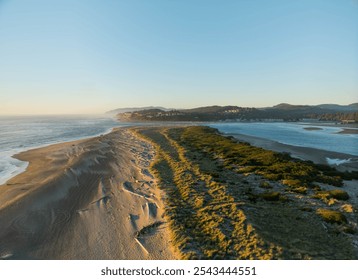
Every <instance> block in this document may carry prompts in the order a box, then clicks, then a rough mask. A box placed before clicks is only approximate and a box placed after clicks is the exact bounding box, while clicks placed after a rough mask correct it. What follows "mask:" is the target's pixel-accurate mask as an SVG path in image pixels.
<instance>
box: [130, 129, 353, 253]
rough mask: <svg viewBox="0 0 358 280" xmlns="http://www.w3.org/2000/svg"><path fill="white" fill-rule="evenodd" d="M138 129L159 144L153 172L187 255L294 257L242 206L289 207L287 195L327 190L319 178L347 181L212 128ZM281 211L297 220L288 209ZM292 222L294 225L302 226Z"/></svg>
mask: <svg viewBox="0 0 358 280" xmlns="http://www.w3.org/2000/svg"><path fill="white" fill-rule="evenodd" d="M136 133H138V134H139V135H140V136H141V137H144V138H145V139H147V140H148V141H150V142H151V143H152V144H153V145H154V146H155V147H156V151H157V156H156V159H155V161H154V163H153V164H152V166H151V170H152V172H153V173H154V175H155V176H156V178H157V179H158V180H159V185H160V187H161V188H163V189H164V190H165V205H166V210H165V215H166V219H167V221H168V224H169V228H170V232H171V234H172V237H171V239H172V241H173V245H174V246H175V248H177V250H178V251H179V253H180V254H181V257H182V258H183V259H280V258H285V257H286V258H287V257H289V258H295V256H297V254H296V255H293V253H290V250H291V249H289V250H286V249H285V250H286V251H285V252H284V249H283V248H282V247H281V245H280V244H277V243H275V242H272V241H271V239H272V240H275V238H270V239H268V238H263V237H262V235H261V234H260V232H258V231H257V229H256V228H255V226H254V225H253V224H252V222H251V221H250V219H249V218H248V217H247V215H246V212H245V211H244V210H243V207H244V206H245V205H252V206H254V205H255V204H256V202H257V201H258V202H260V201H261V202H260V203H262V204H260V205H261V206H259V207H263V208H262V209H265V207H266V206H267V205H270V204H272V205H273V206H274V205H282V206H279V207H278V208H277V207H276V208H275V209H281V208H282V209H284V206H283V205H285V204H286V203H288V201H289V199H288V198H287V196H286V193H297V194H300V195H306V193H307V192H308V191H309V190H310V191H311V192H313V191H319V190H320V188H319V187H318V186H317V184H316V183H317V182H320V183H326V184H330V185H334V186H341V185H342V180H343V178H346V177H345V176H346V174H344V173H339V172H337V171H335V170H332V169H331V168H326V167H322V166H318V165H314V164H313V163H312V162H306V161H301V160H296V159H292V158H291V157H290V156H289V155H287V154H280V153H275V152H272V151H268V150H264V149H261V148H257V147H253V146H251V145H249V144H248V143H242V142H237V141H236V140H234V139H232V138H230V137H224V136H222V135H220V134H219V133H218V132H217V130H215V129H212V128H209V127H203V126H195V127H180V128H140V129H136ZM232 174H237V175H236V176H232ZM248 174H254V175H255V176H258V177H260V178H263V179H261V180H260V181H259V182H258V184H257V186H258V189H261V192H260V193H257V192H255V191H254V190H253V189H252V187H251V186H250V182H248V181H247V180H246V179H245V178H246V177H245V176H247V175H248ZM351 175H352V174H350V176H351ZM269 182H279V183H280V184H282V185H283V186H286V188H282V191H277V190H272V184H271V183H269ZM336 195H337V192H336ZM339 195H342V194H338V196H339ZM252 206H250V207H252ZM255 207H256V206H255ZM267 207H269V206H267ZM266 209H267V210H269V208H266ZM263 211H266V210H263ZM269 211H270V210H269ZM275 211H276V210H272V213H275ZM288 212H290V213H291V212H292V211H291V210H290V211H288ZM292 213H294V211H293V212H292ZM306 213H307V211H306ZM338 213H340V212H338ZM278 214H279V215H283V216H282V217H283V218H284V219H286V218H285V215H286V216H287V217H288V218H287V220H288V221H290V217H289V214H285V213H282V212H278ZM260 215H261V214H260ZM275 215H277V214H275ZM294 215H295V214H294ZM305 215H306V214H305ZM312 215H313V218H312V219H313V220H314V221H316V220H315V219H317V220H318V221H319V219H318V217H321V218H323V219H324V220H325V221H326V222H328V223H331V220H332V219H333V220H334V219H337V223H339V221H342V220H344V218H342V217H341V216H339V217H338V215H339V214H334V215H333V214H332V213H330V214H329V213H327V212H324V211H323V210H322V211H321V210H320V211H317V212H316V214H315V212H312ZM342 215H343V214H342ZM331 216H332V217H333V218H328V217H331ZM315 217H316V218H315ZM343 217H344V215H343ZM258 221H259V220H258ZM316 222H317V221H316ZM290 223H291V224H292V225H293V226H292V228H295V226H294V225H295V224H297V223H296V222H294V221H293V222H291V221H290ZM268 224H269V223H268ZM302 225H303V226H302V227H303V229H304V230H305V231H307V232H312V230H314V226H313V225H310V224H307V226H306V225H305V224H304V223H303V224H302ZM269 226H270V225H269ZM290 226H291V225H290ZM270 230H272V229H270ZM283 231H284V229H283ZM263 234H264V235H265V232H263ZM282 234H283V239H284V238H285V233H282ZM317 236H318V235H317ZM286 238H287V237H286ZM327 238H328V237H327ZM319 239H320V237H318V238H317V240H319ZM322 240H325V239H324V238H323V239H322ZM307 242H311V241H307ZM312 242H313V241H312ZM284 243H285V242H284ZM285 244H286V243H285ZM332 244H333V243H332ZM302 246H306V245H305V244H304V243H303V245H302ZM332 246H333V245H332ZM337 246H338V247H339V246H343V245H341V244H338V245H337ZM317 247H318V248H319V247H320V245H319V246H318V245H317ZM343 247H344V246H343ZM327 250H330V249H327ZM301 251H302V250H301ZM348 251H349V250H348ZM290 254H291V255H290ZM323 255H324V253H323ZM342 256H344V255H342Z"/></svg>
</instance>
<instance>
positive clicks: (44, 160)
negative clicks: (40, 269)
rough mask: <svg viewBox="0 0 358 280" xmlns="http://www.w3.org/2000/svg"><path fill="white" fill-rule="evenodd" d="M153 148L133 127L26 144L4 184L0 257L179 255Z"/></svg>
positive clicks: (0, 191)
mask: <svg viewBox="0 0 358 280" xmlns="http://www.w3.org/2000/svg"><path fill="white" fill-rule="evenodd" d="M154 156H155V155H154V152H153V149H152V147H151V146H150V145H149V144H148V143H147V142H144V141H142V140H139V139H138V138H137V137H135V136H134V135H133V134H132V133H131V132H130V131H129V130H128V129H116V130H114V131H113V132H111V133H109V134H107V135H104V136H100V137H95V138H91V139H86V140H80V141H74V142H69V143H63V144H56V145H51V146H48V147H44V148H39V149H35V150H30V151H26V152H23V153H20V154H18V155H16V158H18V159H20V160H23V161H28V162H30V164H29V166H28V168H27V170H26V171H25V172H24V173H22V174H19V175H18V176H16V177H14V178H12V179H11V180H9V181H8V182H7V183H6V184H4V185H2V186H0V224H1V227H0V259H143V260H146V259H176V258H177V257H176V255H175V253H174V252H173V249H172V246H171V243H170V240H169V234H168V230H167V226H166V223H165V220H164V219H163V217H162V216H163V205H162V200H161V193H160V190H159V189H158V187H157V186H156V182H155V180H154V178H153V176H152V175H151V174H150V173H149V171H148V167H149V164H150V160H151V159H152V158H153V157H154Z"/></svg>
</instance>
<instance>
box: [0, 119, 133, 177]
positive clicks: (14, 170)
mask: <svg viewBox="0 0 358 280" xmlns="http://www.w3.org/2000/svg"><path fill="white" fill-rule="evenodd" d="M125 125H127V124H125V123H122V124H121V123H119V122H117V121H116V120H114V119H112V118H109V117H107V116H37V117H35V116H31V117H29V116H26V117H24V116H21V117H20V116H16V117H5V116H1V117H0V184H3V183H5V182H6V181H7V180H8V179H10V178H11V177H13V176H15V175H17V174H19V173H21V172H23V171H24V170H25V169H26V167H27V165H28V163H27V162H23V161H19V160H17V159H14V158H13V157H12V155H14V154H17V153H19V152H22V151H26V150H29V149H33V148H37V147H42V146H46V145H50V144H55V143H60V142H66V141H72V140H78V139H82V138H87V137H92V136H96V135H100V134H105V133H108V132H110V131H111V130H112V128H113V127H118V126H125Z"/></svg>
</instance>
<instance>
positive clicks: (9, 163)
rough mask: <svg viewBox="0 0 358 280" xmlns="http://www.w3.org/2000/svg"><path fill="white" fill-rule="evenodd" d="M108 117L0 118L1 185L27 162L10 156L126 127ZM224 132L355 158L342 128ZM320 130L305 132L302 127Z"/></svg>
mask: <svg viewBox="0 0 358 280" xmlns="http://www.w3.org/2000/svg"><path fill="white" fill-rule="evenodd" d="M128 125H131V124H128V123H120V122H117V121H116V120H114V119H112V118H110V117H108V116H39V117H32V116H31V117H4V116H2V117H0V184H3V183H5V182H6V181H7V180H9V179H10V178H12V177H13V176H15V175H17V174H19V173H21V172H23V171H24V170H25V169H26V167H27V165H28V163H27V162H23V161H19V160H17V159H14V158H13V157H12V156H13V155H14V154H17V153H19V152H22V151H26V150H29V149H33V148H37V147H42V146H47V145H50V144H55V143H60V142H66V141H72V140H78V139H83V138H88V137H93V136H97V135H100V134H105V133H108V132H110V131H111V130H112V128H114V127H120V126H128ZM209 126H211V127H214V128H217V129H219V130H220V131H221V132H223V133H240V134H246V135H250V136H256V137H260V138H265V139H269V140H273V141H277V142H280V143H283V144H288V145H294V146H303V147H312V148H318V149H321V150H327V151H334V152H340V153H345V154H349V155H354V156H358V134H337V132H339V131H341V130H342V129H343V127H337V126H326V125H325V126H322V125H319V124H314V125H313V124H308V123H279V122H272V123H268V122H258V123H255V122H251V123H243V122H240V123H212V124H209ZM312 126H314V127H319V128H320V130H305V129H304V128H305V127H312Z"/></svg>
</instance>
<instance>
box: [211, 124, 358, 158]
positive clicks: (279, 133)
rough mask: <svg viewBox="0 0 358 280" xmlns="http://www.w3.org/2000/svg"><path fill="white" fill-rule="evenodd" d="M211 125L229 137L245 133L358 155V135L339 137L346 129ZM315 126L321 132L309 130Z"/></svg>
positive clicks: (326, 126)
mask: <svg viewBox="0 0 358 280" xmlns="http://www.w3.org/2000/svg"><path fill="white" fill-rule="evenodd" d="M209 126H211V127H214V128H217V129H218V130H219V131H221V132H223V133H227V134H232V133H233V134H234V133H238V134H245V135H250V136H255V137H260V138H265V139H269V140H272V141H277V142H279V143H283V144H288V145H292V146H300V147H310V148H317V149H321V150H326V151H333V152H339V153H345V154H349V155H354V156H358V134H338V133H337V132H340V131H342V130H343V129H344V128H345V127H340V126H335V125H332V126H330V125H320V124H319V123H304V122H294V123H287V122H286V123H285V122H246V123H245V122H237V123H214V124H209ZM307 127H315V128H318V130H306V129H305V128H307Z"/></svg>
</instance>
